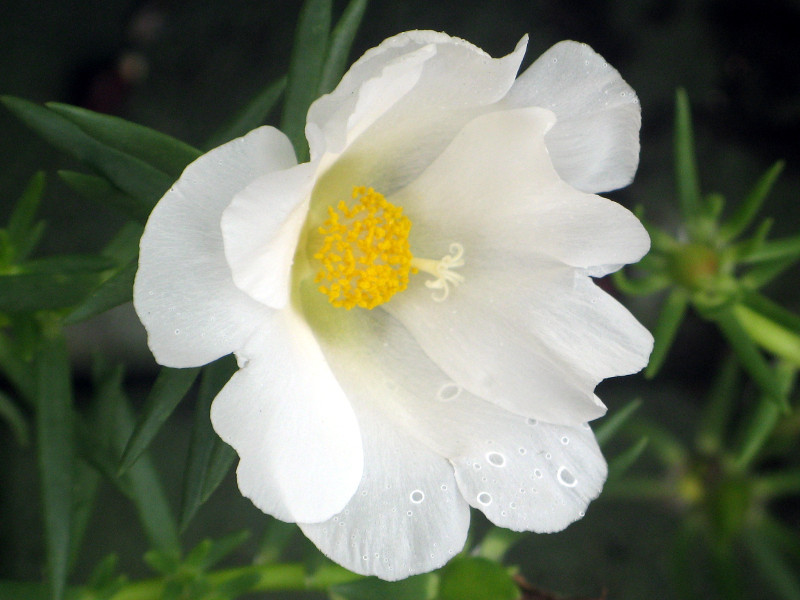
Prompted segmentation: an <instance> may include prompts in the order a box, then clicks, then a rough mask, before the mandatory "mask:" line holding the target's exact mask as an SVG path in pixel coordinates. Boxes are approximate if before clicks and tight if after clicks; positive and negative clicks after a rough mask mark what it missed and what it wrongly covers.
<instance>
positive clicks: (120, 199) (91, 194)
mask: <svg viewBox="0 0 800 600" xmlns="http://www.w3.org/2000/svg"><path fill="white" fill-rule="evenodd" d="M58 176H59V177H60V178H61V179H62V180H63V181H64V183H66V184H67V185H68V186H69V187H70V188H72V189H73V190H75V191H76V192H77V193H78V194H80V195H81V196H83V197H84V198H86V199H87V200H90V201H91V202H94V203H95V204H97V205H99V206H103V207H106V208H110V209H112V210H115V211H117V212H120V213H122V214H123V215H125V216H126V217H129V218H131V219H133V220H135V221H137V222H139V223H141V224H142V225H144V224H145V223H147V218H148V217H149V216H150V206H148V205H146V204H143V203H142V202H141V201H139V200H137V199H136V198H133V197H132V196H130V195H128V194H126V193H125V192H122V191H120V190H119V189H118V188H116V187H115V186H114V185H112V184H111V183H110V182H109V181H108V180H107V179H106V178H104V177H98V176H97V175H87V174H86V173H77V172H75V171H59V172H58Z"/></svg>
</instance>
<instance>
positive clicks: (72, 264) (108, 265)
mask: <svg viewBox="0 0 800 600" xmlns="http://www.w3.org/2000/svg"><path fill="white" fill-rule="evenodd" d="M116 266H117V263H116V261H114V260H112V259H111V258H109V257H107V256H100V255H97V254H67V255H62V256H53V257H49V258H39V259H36V260H30V261H27V262H25V263H24V264H22V265H19V266H18V269H19V272H20V273H31V274H34V273H48V274H52V275H56V274H59V273H63V274H70V273H96V272H99V271H107V270H109V269H113V268H114V267H116Z"/></svg>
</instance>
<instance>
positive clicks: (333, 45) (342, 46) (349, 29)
mask: <svg viewBox="0 0 800 600" xmlns="http://www.w3.org/2000/svg"><path fill="white" fill-rule="evenodd" d="M367 2H368V0H350V3H349V4H348V5H347V8H345V9H344V12H343V13H342V16H341V18H340V19H339V21H338V22H337V23H336V26H335V27H334V28H333V31H332V32H331V39H330V44H329V46H328V57H327V59H326V60H325V64H324V66H323V67H322V77H321V79H320V84H319V95H320V96H321V95H322V94H327V93H328V92H330V91H331V90H333V88H335V87H336V84H337V83H339V80H340V79H341V78H342V75H344V72H345V69H346V68H347V57H348V56H349V54H350V48H351V47H352V45H353V40H354V39H355V37H356V33H357V32H358V28H359V26H360V25H361V21H362V19H363V18H364V11H365V10H366V9H367Z"/></svg>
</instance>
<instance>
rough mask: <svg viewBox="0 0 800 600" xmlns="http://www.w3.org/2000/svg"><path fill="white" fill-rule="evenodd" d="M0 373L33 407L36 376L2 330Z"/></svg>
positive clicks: (0, 338) (15, 345)
mask: <svg viewBox="0 0 800 600" xmlns="http://www.w3.org/2000/svg"><path fill="white" fill-rule="evenodd" d="M0 296H2V291H0ZM0 371H1V372H2V373H3V375H5V376H6V378H7V379H8V380H9V381H10V382H11V383H12V385H13V386H14V387H15V388H16V389H17V391H18V392H19V393H20V395H21V396H22V399H23V400H26V401H28V402H29V403H30V404H31V405H35V403H36V376H35V374H34V372H33V369H32V368H31V365H30V363H29V362H28V361H27V360H25V358H24V357H23V356H22V355H21V353H20V352H19V350H18V348H17V344H14V343H12V341H11V338H10V337H9V336H7V335H5V333H4V332H3V331H2V330H0Z"/></svg>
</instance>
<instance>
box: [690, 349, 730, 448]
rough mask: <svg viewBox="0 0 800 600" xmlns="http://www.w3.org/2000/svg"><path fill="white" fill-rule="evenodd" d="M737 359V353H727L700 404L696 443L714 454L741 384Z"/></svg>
mask: <svg viewBox="0 0 800 600" xmlns="http://www.w3.org/2000/svg"><path fill="white" fill-rule="evenodd" d="M740 380H741V377H740V370H739V362H738V361H737V360H736V355H735V354H733V353H728V354H727V355H726V356H725V358H724V359H723V361H722V366H721V367H720V369H719V371H718V372H717V374H716V375H715V377H714V381H713V383H712V386H711V391H710V392H709V394H708V399H707V400H706V402H705V405H704V407H703V417H702V418H701V419H700V420H699V426H698V432H697V446H698V447H699V448H701V449H702V450H704V451H705V452H708V453H709V454H713V453H716V452H717V451H719V450H720V448H721V447H722V444H723V440H725V439H726V437H727V436H726V432H727V428H728V426H729V425H730V420H731V415H733V412H734V408H735V400H736V398H737V396H738V393H739V392H740V391H741V387H740V384H741V382H740Z"/></svg>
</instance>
